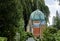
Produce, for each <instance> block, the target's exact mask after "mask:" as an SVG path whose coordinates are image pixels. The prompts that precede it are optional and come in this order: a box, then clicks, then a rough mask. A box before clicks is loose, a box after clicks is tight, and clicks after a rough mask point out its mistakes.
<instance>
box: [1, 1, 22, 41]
mask: <svg viewBox="0 0 60 41" xmlns="http://www.w3.org/2000/svg"><path fill="white" fill-rule="evenodd" d="M21 12H22V11H21V10H19V9H18V0H0V36H2V37H7V38H8V41H14V36H15V30H16V28H19V26H20V25H19V21H20V16H21Z"/></svg>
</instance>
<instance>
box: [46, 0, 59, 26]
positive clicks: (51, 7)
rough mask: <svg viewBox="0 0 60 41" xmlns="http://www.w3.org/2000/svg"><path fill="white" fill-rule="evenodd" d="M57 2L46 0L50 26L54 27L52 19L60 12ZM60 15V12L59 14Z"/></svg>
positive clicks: (55, 0)
mask: <svg viewBox="0 0 60 41" xmlns="http://www.w3.org/2000/svg"><path fill="white" fill-rule="evenodd" d="M58 3H59V2H58V1H57V0H45V4H46V5H47V6H48V7H49V11H50V16H49V22H50V24H49V23H48V25H52V18H53V16H56V10H58V11H60V6H59V5H58ZM59 13H60V12H59Z"/></svg>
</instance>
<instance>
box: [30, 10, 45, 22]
mask: <svg viewBox="0 0 60 41" xmlns="http://www.w3.org/2000/svg"><path fill="white" fill-rule="evenodd" d="M30 19H31V20H40V21H41V20H45V15H44V13H43V12H41V11H40V10H39V9H37V10H35V11H34V12H32V13H31V16H30Z"/></svg>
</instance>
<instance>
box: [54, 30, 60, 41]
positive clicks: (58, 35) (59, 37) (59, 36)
mask: <svg viewBox="0 0 60 41" xmlns="http://www.w3.org/2000/svg"><path fill="white" fill-rule="evenodd" d="M54 36H55V40H56V41H60V30H59V31H57V33H55V34H54Z"/></svg>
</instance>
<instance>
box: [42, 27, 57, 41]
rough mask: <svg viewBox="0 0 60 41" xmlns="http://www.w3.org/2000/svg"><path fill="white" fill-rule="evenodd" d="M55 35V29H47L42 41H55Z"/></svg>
mask: <svg viewBox="0 0 60 41" xmlns="http://www.w3.org/2000/svg"><path fill="white" fill-rule="evenodd" d="M56 33H57V29H56V28H51V27H50V28H47V29H46V31H44V34H43V41H56V40H55V34H56Z"/></svg>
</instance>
